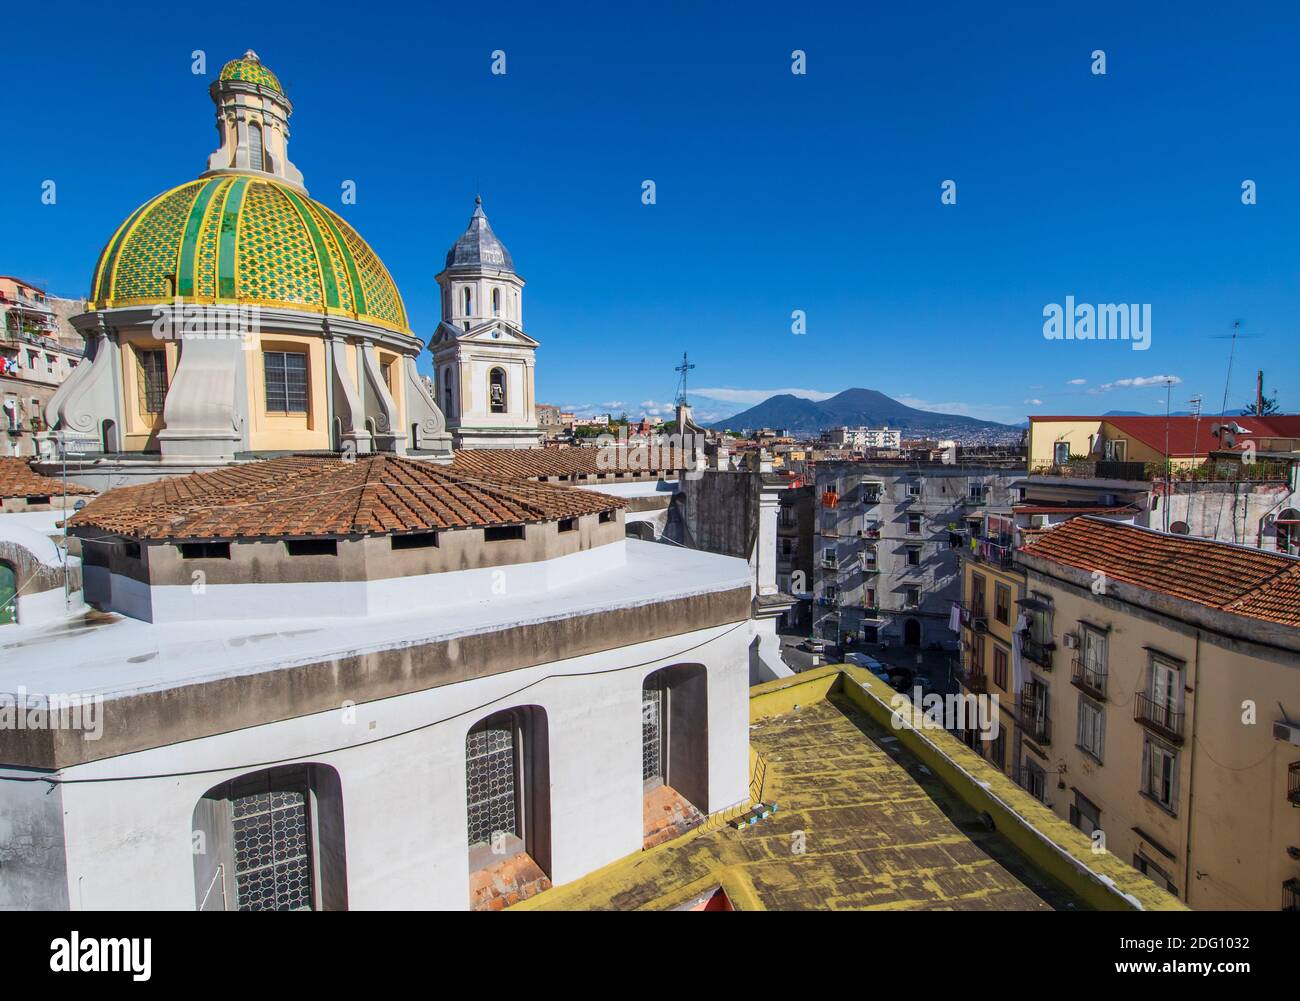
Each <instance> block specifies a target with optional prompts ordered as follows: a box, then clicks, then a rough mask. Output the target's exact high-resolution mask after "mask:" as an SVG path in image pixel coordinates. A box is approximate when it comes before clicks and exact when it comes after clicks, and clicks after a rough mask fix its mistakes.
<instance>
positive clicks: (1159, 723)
mask: <svg viewBox="0 0 1300 1001" xmlns="http://www.w3.org/2000/svg"><path fill="white" fill-rule="evenodd" d="M1133 718H1134V719H1135V720H1137V721H1138V722H1139V723H1141V724H1143V725H1144V726H1147V727H1150V728H1151V729H1152V730H1155V731H1157V732H1158V733H1160V734H1161V735H1162V736H1165V737H1168V738H1169V739H1170V740H1174V741H1177V742H1178V743H1180V744H1181V743H1182V741H1183V714H1182V713H1180V712H1176V711H1175V710H1174V708H1173V706H1171V705H1169V704H1168V703H1165V702H1157V701H1156V700H1155V699H1153V698H1152V697H1151V696H1150V695H1147V694H1146V693H1145V692H1138V693H1137V696H1136V698H1134V700H1133Z"/></svg>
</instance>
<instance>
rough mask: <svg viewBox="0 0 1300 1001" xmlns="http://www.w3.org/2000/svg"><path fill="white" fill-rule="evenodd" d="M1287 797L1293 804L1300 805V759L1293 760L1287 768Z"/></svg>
mask: <svg viewBox="0 0 1300 1001" xmlns="http://www.w3.org/2000/svg"><path fill="white" fill-rule="evenodd" d="M1286 798H1287V799H1288V800H1290V802H1291V805H1292V806H1300V761H1293V762H1291V765H1290V767H1289V768H1287V770H1286Z"/></svg>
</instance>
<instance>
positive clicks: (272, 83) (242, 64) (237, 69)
mask: <svg viewBox="0 0 1300 1001" xmlns="http://www.w3.org/2000/svg"><path fill="white" fill-rule="evenodd" d="M218 79H221V80H241V81H243V82H244V83H256V84H260V85H261V86H263V87H266V88H267V89H268V90H273V91H275V92H276V93H277V94H283V93H284V88H283V87H281V86H280V80H279V78H278V77H277V76H276V75H275V74H274V73H272V72H271V71H270V70H269V69H267V68H266V67H265V66H263V65H262V63H261V60H259V59H258V58H257V55H256V53H254V52H253V51H252V50H251V49H250V50H249V51H248V52H246V53H244V55H242V56H240V57H239V58H238V59H232V60H230V62H228V63H226V65H225V66H223V67H221V75H220V77H218Z"/></svg>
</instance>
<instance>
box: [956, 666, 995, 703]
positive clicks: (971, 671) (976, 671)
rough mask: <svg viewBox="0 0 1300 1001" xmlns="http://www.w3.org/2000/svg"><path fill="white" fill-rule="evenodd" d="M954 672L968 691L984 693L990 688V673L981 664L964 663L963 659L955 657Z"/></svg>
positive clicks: (978, 693)
mask: <svg viewBox="0 0 1300 1001" xmlns="http://www.w3.org/2000/svg"><path fill="white" fill-rule="evenodd" d="M952 673H953V675H954V677H956V678H957V680H958V681H960V682H961V684H962V687H963V688H965V689H966V690H967V691H968V692H974V693H975V694H977V695H982V694H983V693H985V692H987V691H988V690H989V684H988V675H986V674H985V673H984V668H983V666H981V665H979V664H962V662H961V661H959V660H955V659H954V660H953V661H952Z"/></svg>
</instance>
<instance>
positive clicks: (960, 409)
mask: <svg viewBox="0 0 1300 1001" xmlns="http://www.w3.org/2000/svg"><path fill="white" fill-rule="evenodd" d="M895 399H896V400H898V402H899V403H901V404H903V405H904V406H908V407H915V408H916V409H917V410H932V411H934V412H935V413H939V414H957V415H958V416H960V417H975V418H978V419H979V420H984V421H999V420H1002V419H1003V417H1004V416H1005V414H1000V413H998V411H1006V410H1010V409H1011V408H1010V407H1007V406H1003V405H1001V404H995V403H965V402H963V401H961V400H951V401H949V402H947V403H934V402H932V401H930V400H923V399H921V398H920V397H919V396H907V395H904V396H897V397H895Z"/></svg>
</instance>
